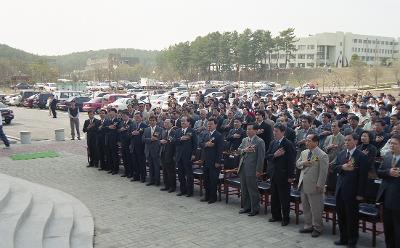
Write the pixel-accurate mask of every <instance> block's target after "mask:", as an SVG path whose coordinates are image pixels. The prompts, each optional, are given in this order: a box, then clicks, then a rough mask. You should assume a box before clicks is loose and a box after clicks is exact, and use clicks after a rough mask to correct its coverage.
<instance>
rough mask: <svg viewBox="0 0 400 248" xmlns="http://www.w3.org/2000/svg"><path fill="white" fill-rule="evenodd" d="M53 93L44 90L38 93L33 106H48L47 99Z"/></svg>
mask: <svg viewBox="0 0 400 248" xmlns="http://www.w3.org/2000/svg"><path fill="white" fill-rule="evenodd" d="M52 95H53V94H52V93H48V92H44V93H40V94H38V95H36V97H35V99H33V107H34V108H40V109H44V108H46V104H47V99H49V97H50V96H52Z"/></svg>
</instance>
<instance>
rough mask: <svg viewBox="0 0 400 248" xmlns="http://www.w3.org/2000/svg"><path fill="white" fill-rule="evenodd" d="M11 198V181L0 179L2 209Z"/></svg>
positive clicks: (0, 206) (0, 205)
mask: <svg viewBox="0 0 400 248" xmlns="http://www.w3.org/2000/svg"><path fill="white" fill-rule="evenodd" d="M9 199H10V183H9V182H8V181H0V211H1V209H2V208H3V207H4V206H5V205H6V204H7V202H8V200H9Z"/></svg>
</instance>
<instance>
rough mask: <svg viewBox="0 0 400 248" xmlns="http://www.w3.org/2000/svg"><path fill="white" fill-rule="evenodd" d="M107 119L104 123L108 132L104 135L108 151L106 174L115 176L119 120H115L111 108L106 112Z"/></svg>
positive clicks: (113, 111) (117, 165) (114, 114)
mask: <svg viewBox="0 0 400 248" xmlns="http://www.w3.org/2000/svg"><path fill="white" fill-rule="evenodd" d="M108 115H109V118H108V119H107V120H106V121H105V123H104V126H105V128H106V129H107V130H108V131H107V134H106V145H107V150H108V154H107V157H108V160H107V162H108V168H109V169H110V170H109V172H108V173H110V174H112V175H115V174H118V171H119V157H118V144H117V143H118V130H117V129H118V125H119V119H118V118H117V110H116V109H115V108H111V109H110V111H109V112H108Z"/></svg>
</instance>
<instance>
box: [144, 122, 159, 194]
mask: <svg viewBox="0 0 400 248" xmlns="http://www.w3.org/2000/svg"><path fill="white" fill-rule="evenodd" d="M156 122H157V119H156V117H155V116H153V115H152V116H150V117H149V124H150V126H149V127H147V128H146V129H145V130H144V133H143V143H144V144H145V147H144V154H145V155H146V160H147V161H148V163H149V172H150V182H149V183H148V184H146V185H147V186H150V185H156V186H160V148H161V143H160V138H161V132H162V129H161V128H160V127H158V126H156Z"/></svg>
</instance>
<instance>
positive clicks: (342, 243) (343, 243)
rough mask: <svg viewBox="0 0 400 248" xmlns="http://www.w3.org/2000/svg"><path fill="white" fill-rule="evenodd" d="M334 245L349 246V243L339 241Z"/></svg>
mask: <svg viewBox="0 0 400 248" xmlns="http://www.w3.org/2000/svg"><path fill="white" fill-rule="evenodd" d="M334 244H335V245H337V246H345V245H347V242H345V241H342V240H338V241H335V242H334Z"/></svg>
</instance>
